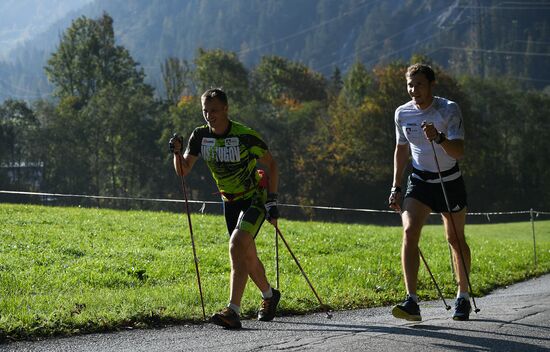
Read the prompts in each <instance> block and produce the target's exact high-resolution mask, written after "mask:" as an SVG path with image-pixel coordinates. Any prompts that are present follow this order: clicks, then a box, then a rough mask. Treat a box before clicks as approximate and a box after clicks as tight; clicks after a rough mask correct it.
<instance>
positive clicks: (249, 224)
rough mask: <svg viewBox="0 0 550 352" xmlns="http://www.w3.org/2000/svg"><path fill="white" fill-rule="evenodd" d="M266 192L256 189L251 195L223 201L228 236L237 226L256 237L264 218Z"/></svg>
mask: <svg viewBox="0 0 550 352" xmlns="http://www.w3.org/2000/svg"><path fill="white" fill-rule="evenodd" d="M266 198H267V192H266V191H265V190H264V189H260V188H259V189H258V190H257V191H256V192H254V193H253V195H252V197H248V198H247V199H238V200H235V201H231V202H223V214H224V216H225V224H226V225H227V231H228V232H229V236H231V234H232V233H233V231H234V230H235V229H236V228H238V229H239V230H243V231H246V232H248V233H250V234H251V235H252V236H254V237H256V234H257V233H258V231H260V227H262V224H263V222H264V220H265V213H266V211H265V206H264V204H265V200H266Z"/></svg>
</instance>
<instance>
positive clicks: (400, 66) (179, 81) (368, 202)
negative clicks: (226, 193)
mask: <svg viewBox="0 0 550 352" xmlns="http://www.w3.org/2000/svg"><path fill="white" fill-rule="evenodd" d="M420 61H422V62H426V63H430V64H432V65H433V67H434V69H435V71H436V78H437V86H436V89H435V93H436V95H439V96H443V97H446V98H449V99H451V100H454V101H456V102H457V103H458V104H459V106H460V107H461V110H462V114H463V117H464V122H465V129H466V139H465V144H466V156H465V158H464V160H462V161H461V169H462V170H463V174H464V175H465V179H466V185H467V189H468V193H469V204H470V206H469V208H470V210H471V211H504V210H518V209H521V210H525V209H529V208H536V209H539V210H545V207H547V205H548V204H549V203H550V188H549V187H546V185H545V182H546V181H547V180H550V168H548V165H549V162H550V155H549V153H547V152H545V150H546V149H545V148H546V141H547V139H548V138H547V136H548V130H549V128H550V125H549V124H550V122H549V121H550V120H549V119H548V112H549V111H550V95H548V94H546V93H544V91H541V90H534V89H529V88H526V87H525V85H523V84H522V82H518V81H517V80H513V79H511V78H507V77H504V76H503V77H497V78H495V77H491V78H484V77H482V76H478V75H470V74H468V73H467V72H465V73H464V74H461V75H457V74H453V73H452V72H451V71H450V70H447V69H445V68H443V67H441V66H439V65H437V64H436V63H435V62H434V61H433V59H432V58H430V57H429V56H426V54H423V53H418V54H413V55H411V57H410V59H409V60H407V61H404V60H395V61H391V62H387V63H381V64H378V65H376V66H374V67H372V68H368V66H366V65H365V64H364V62H362V61H361V60H356V61H355V62H354V63H353V64H352V65H351V66H350V68H349V69H348V70H347V71H346V72H345V73H343V72H342V71H340V69H339V68H338V66H334V67H333V69H332V72H331V73H330V74H328V75H324V74H322V73H320V72H317V71H314V70H312V69H310V68H309V67H308V66H306V65H305V64H303V63H301V62H300V61H293V60H291V59H288V58H284V57H281V56H275V55H265V56H262V57H261V58H260V59H259V61H258V63H257V64H255V65H254V66H252V67H247V66H246V65H245V64H244V63H243V62H242V61H241V59H240V58H239V57H238V55H237V54H236V53H235V52H232V51H228V50H223V49H199V50H197V51H196V54H195V56H194V58H192V59H191V60H188V59H186V58H182V57H177V56H172V57H167V58H165V59H164V61H163V62H162V64H161V67H160V70H161V77H162V87H161V88H157V89H162V92H161V93H159V92H156V90H155V88H154V87H152V86H151V85H150V84H148V83H146V75H145V72H144V70H143V68H141V67H140V66H139V64H138V62H137V61H136V60H135V59H134V58H133V57H132V55H131V54H130V51H129V50H128V49H127V48H125V47H124V46H122V45H120V44H117V40H116V38H115V31H114V29H113V19H112V18H111V17H110V16H109V14H107V13H104V14H103V15H102V16H100V17H98V18H95V19H93V18H88V17H85V16H81V17H79V18H78V19H76V20H74V21H73V22H72V24H71V25H70V27H69V28H67V29H66V30H65V31H64V32H63V33H62V35H60V41H59V44H58V46H57V49H56V50H55V51H54V52H53V53H52V54H51V55H50V56H49V57H48V60H47V64H46V66H45V67H44V70H45V73H46V75H47V77H48V80H49V84H51V85H52V86H53V87H54V94H55V99H36V100H34V101H32V102H29V101H25V100H18V99H7V100H5V101H4V102H3V103H2V105H0V189H2V190H18V191H43V192H54V193H70V194H89V195H108V196H129V197H151V198H181V190H180V188H179V184H178V181H179V180H178V179H177V177H176V175H175V173H174V171H173V167H172V159H171V155H170V153H169V150H168V140H169V138H170V136H171V135H172V134H173V133H174V132H177V133H179V134H181V135H183V136H184V138H187V137H188V136H189V134H190V133H191V131H192V130H193V129H194V128H195V127H196V126H198V125H201V124H204V120H203V119H202V114H201V107H200V100H199V96H200V94H201V93H202V92H203V91H204V90H205V89H206V88H210V87H222V88H223V89H225V90H226V92H227V93H228V96H229V104H230V105H229V109H230V110H229V113H230V117H231V118H232V119H234V120H237V121H240V122H243V123H244V124H246V125H248V126H250V127H252V128H254V129H256V130H257V131H258V132H259V133H260V134H261V135H262V136H263V138H264V139H265V140H266V141H267V142H268V144H269V146H270V149H271V151H272V153H273V154H274V156H275V158H276V160H277V162H278V164H279V168H280V171H281V181H280V187H279V188H280V201H281V202H283V203H291V204H301V205H311V204H315V205H325V206H341V207H357V208H374V209H385V208H386V207H387V204H386V201H387V196H388V192H389V188H390V186H391V180H392V171H393V150H394V147H395V130H394V122H393V114H394V111H395V109H396V107H398V106H399V105H401V104H403V103H405V102H406V101H407V100H408V99H409V98H408V95H407V91H406V84H405V70H406V67H407V66H408V65H409V64H410V63H413V62H420ZM186 181H187V183H188V185H189V187H190V189H191V196H192V198H193V199H201V200H216V199H218V196H216V195H215V192H216V189H215V185H214V182H213V180H212V179H211V177H210V175H209V174H208V172H207V169H206V167H205V165H204V164H203V163H202V162H200V163H198V165H197V166H196V167H195V169H194V170H193V172H192V174H191V175H189V176H188V177H187V178H186ZM134 206H140V205H139V204H136V205H134ZM546 210H547V209H546ZM283 215H284V214H283ZM305 215H307V214H305Z"/></svg>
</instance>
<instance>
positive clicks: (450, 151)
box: [389, 64, 471, 321]
mask: <svg viewBox="0 0 550 352" xmlns="http://www.w3.org/2000/svg"><path fill="white" fill-rule="evenodd" d="M406 80H407V90H408V92H409V95H410V97H411V101H409V102H408V103H406V104H404V105H402V106H400V107H398V108H397V109H396V111H395V128H396V129H395V130H396V146H395V152H394V171H393V183H392V189H391V192H390V196H389V205H390V208H392V209H394V210H396V211H400V212H401V211H402V215H401V218H402V221H403V245H402V248H401V264H402V267H403V276H404V279H405V288H406V290H407V297H406V299H405V301H404V302H403V303H402V304H398V305H396V306H395V307H393V309H392V314H393V315H394V316H395V317H396V318H401V319H407V320H411V321H420V320H422V318H421V316H420V308H419V306H418V296H417V294H416V288H417V280H418V268H419V265H420V259H419V249H418V242H419V240H420V233H421V231H422V227H423V226H424V223H425V221H426V219H427V218H428V216H429V215H430V213H431V212H435V213H441V216H442V218H443V223H444V226H445V233H446V236H447V241H448V242H449V244H450V245H451V249H452V253H453V264H454V269H455V273H456V276H457V282H458V294H457V299H456V302H455V311H454V314H453V319H455V320H468V319H469V315H470V311H471V305H470V296H469V293H468V286H469V285H468V276H467V275H468V274H467V273H466V272H465V271H464V267H466V268H467V270H468V272H469V270H470V263H471V257H470V248H469V247H468V245H467V243H466V238H465V236H464V225H465V222H466V205H467V201H466V189H465V186H464V180H463V178H462V174H461V172H460V169H459V167H458V162H457V160H459V159H461V158H462V157H463V155H464V124H463V121H462V115H461V112H460V108H459V107H458V105H457V104H456V103H455V102H453V101H450V100H447V99H445V98H441V97H437V96H434V95H433V94H432V90H433V88H434V86H435V73H434V71H433V70H432V68H431V67H430V66H428V65H425V64H415V65H412V66H410V67H409V68H408V69H407V73H406ZM432 143H435V144H434V148H432ZM434 149H435V155H436V157H437V160H438V162H439V166H440V170H441V177H442V179H443V182H444V185H445V190H446V193H447V196H448V201H449V204H448V206H449V207H450V211H451V213H449V209H448V208H447V204H446V201H445V197H444V194H443V190H442V188H441V183H440V182H441V180H440V179H439V174H438V167H437V164H436V161H435V159H434ZM409 152H410V154H411V156H412V166H413V173H412V174H411V175H410V176H409V178H408V182H407V188H406V191H405V196H404V199H403V205H402V208H401V205H400V203H401V195H402V192H401V187H400V185H401V180H402V178H403V173H404V170H405V168H406V166H407V164H408V161H409ZM451 216H452V219H451ZM453 221H454V225H455V226H453ZM454 227H455V228H456V232H457V233H454V232H455V230H454ZM458 241H460V242H458ZM460 249H462V254H460ZM461 255H462V256H463V260H464V265H463V264H462V261H461V257H460V256H461Z"/></svg>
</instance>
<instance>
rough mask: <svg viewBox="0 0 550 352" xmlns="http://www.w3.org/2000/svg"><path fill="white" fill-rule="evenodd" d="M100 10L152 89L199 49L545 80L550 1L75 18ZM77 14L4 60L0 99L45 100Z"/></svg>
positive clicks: (289, 4) (178, 8)
mask: <svg viewBox="0 0 550 352" xmlns="http://www.w3.org/2000/svg"><path fill="white" fill-rule="evenodd" d="M104 11H106V12H107V13H109V14H110V15H111V16H112V17H113V18H114V21H115V22H114V26H115V32H116V36H117V40H118V41H119V43H120V44H121V45H123V46H125V47H126V48H128V49H129V51H130V53H131V54H132V55H133V57H134V58H135V59H136V60H137V61H138V62H140V63H141V65H142V66H143V68H144V69H145V72H146V74H147V76H148V81H149V82H151V83H153V85H155V86H158V82H160V78H159V75H160V64H161V63H162V62H163V61H164V60H165V59H166V58H167V57H170V56H175V57H179V58H183V59H186V60H188V61H192V60H193V58H194V56H195V53H196V51H197V49H198V48H200V47H202V48H223V49H225V50H229V51H234V52H236V53H237V54H238V57H239V58H240V60H241V61H242V62H243V63H245V65H247V66H248V67H252V66H253V65H255V64H256V63H257V62H258V61H259V59H260V58H261V57H262V56H264V55H278V56H283V57H286V58H289V59H291V60H295V61H300V62H303V63H305V64H307V65H308V66H309V67H310V68H312V69H313V70H316V71H319V72H321V73H323V74H324V75H329V74H330V73H331V72H332V70H333V69H334V67H339V68H340V69H341V70H342V71H343V72H346V70H347V69H348V68H349V67H350V65H351V64H352V63H353V62H354V61H355V60H361V61H362V62H364V63H365V64H366V65H367V66H368V67H373V66H375V65H376V64H379V63H387V62H390V61H393V60H396V59H403V60H408V58H409V57H410V55H411V54H412V53H418V52H420V53H425V54H428V55H429V56H430V57H432V58H433V59H434V61H436V62H438V63H439V64H441V65H442V66H444V67H446V68H448V69H450V70H452V71H454V72H455V73H460V74H471V75H480V76H484V77H490V76H495V75H511V76H514V77H516V78H518V79H519V80H521V81H522V82H525V83H526V84H527V86H529V87H535V88H539V89H542V88H544V87H545V86H547V85H549V84H550V65H549V60H550V45H549V44H548V42H547V40H546V38H548V37H550V26H548V19H549V18H550V17H549V16H548V15H549V14H550V0H539V1H530V2H528V3H523V4H522V3H519V2H501V1H494V0H483V1H474V0H468V1H466V0H462V1H460V0H445V1H434V0H388V1H382V2H381V1H369V0H362V1H361V0H342V1H335V0H319V1H313V0H304V1H299V2H296V1H294V0H277V1H273V0H272V1H261V0H218V1H211V0H188V1H185V2H182V1H179V0H150V1H146V0H132V1H124V2H122V1H110V0H94V1H93V2H92V3H90V4H89V5H87V6H85V7H83V8H82V10H81V11H80V12H79V13H81V14H82V15H85V16H87V17H97V16H99V15H100V14H101V13H102V12H104ZM75 15H76V14H72V17H66V18H64V19H61V20H60V21H59V22H58V23H57V24H54V25H52V27H51V28H50V30H48V31H46V32H44V33H43V34H41V35H39V36H36V37H34V39H32V40H30V41H28V42H27V43H26V44H25V45H24V46H22V47H20V48H18V49H17V50H15V51H13V52H12V54H11V55H10V57H11V58H13V59H14V61H13V62H12V63H9V64H8V63H3V64H0V74H1V75H2V77H4V79H3V81H2V82H0V83H2V84H0V99H5V98H6V97H7V96H14V97H16V98H17V97H18V98H31V97H32V96H35V97H36V96H44V92H47V91H48V86H47V84H45V82H44V76H43V74H42V77H40V75H41V71H42V67H43V66H44V63H45V61H46V60H47V57H48V56H49V53H50V52H51V51H52V50H54V49H55V46H56V44H57V43H58V41H59V28H60V26H59V24H60V23H64V24H67V25H68V23H70V19H71V18H74V17H75ZM46 96H47V94H46Z"/></svg>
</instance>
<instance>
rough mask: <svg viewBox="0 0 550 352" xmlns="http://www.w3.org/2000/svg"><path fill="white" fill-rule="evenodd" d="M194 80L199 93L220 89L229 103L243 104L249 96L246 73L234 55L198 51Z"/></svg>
mask: <svg viewBox="0 0 550 352" xmlns="http://www.w3.org/2000/svg"><path fill="white" fill-rule="evenodd" d="M195 67H196V68H195V78H196V81H197V86H198V89H199V91H200V92H201V93H202V92H203V91H205V90H206V89H209V88H214V87H222V88H223V89H224V90H225V92H226V93H227V95H228V96H229V99H230V101H232V102H235V103H237V104H244V103H245V102H246V101H247V98H248V96H249V85H248V71H247V70H246V68H245V67H244V66H243V64H242V63H241V62H240V61H239V59H238V58H237V55H236V54H235V53H231V52H225V51H223V50H220V49H216V50H211V51H206V50H204V49H199V51H198V55H197V57H196V58H195Z"/></svg>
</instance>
